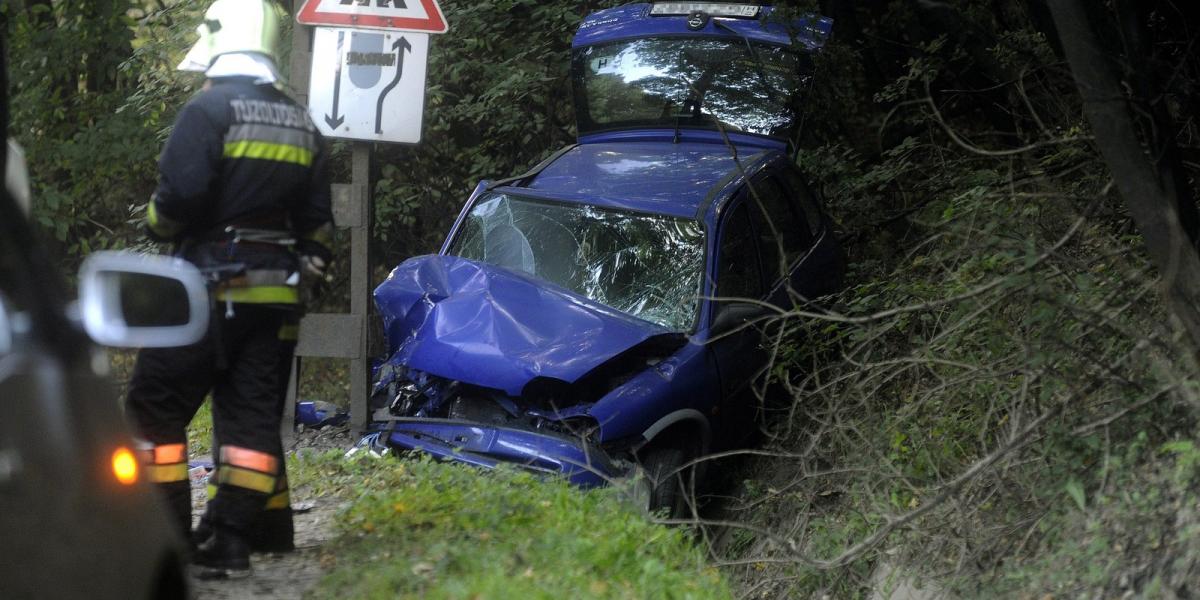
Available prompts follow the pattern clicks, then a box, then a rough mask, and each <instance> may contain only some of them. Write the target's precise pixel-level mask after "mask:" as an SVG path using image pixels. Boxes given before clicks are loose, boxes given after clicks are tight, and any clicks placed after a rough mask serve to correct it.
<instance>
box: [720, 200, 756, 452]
mask: <svg viewBox="0 0 1200 600" xmlns="http://www.w3.org/2000/svg"><path fill="white" fill-rule="evenodd" d="M749 213H750V207H749V204H748V203H747V202H746V201H745V197H744V195H740V196H739V197H738V198H737V199H736V200H735V201H734V202H733V203H731V205H730V207H729V208H728V209H726V211H725V217H724V218H723V219H722V220H721V223H720V227H719V234H718V242H717V260H716V263H717V264H716V283H717V287H716V290H717V291H716V299H715V301H714V308H715V310H714V311H713V312H714V314H720V313H721V312H722V311H723V309H733V310H738V309H740V308H741V307H752V306H753V305H747V304H745V302H744V301H745V300H754V301H761V300H762V299H763V297H764V296H765V294H766V291H767V288H766V286H765V285H764V282H763V277H762V265H761V257H760V255H759V249H758V242H757V235H756V233H755V230H754V228H753V227H752V226H751V221H750V215H749ZM739 305H741V306H739ZM750 312H753V311H749V312H748V314H749V313H750ZM709 349H710V351H711V353H712V357H713V359H714V362H715V363H716V366H717V372H718V375H719V377H720V382H721V384H720V385H721V401H720V403H719V405H718V409H717V414H716V415H715V416H714V418H713V419H712V422H713V429H714V432H715V434H716V436H715V439H716V440H717V441H718V445H727V444H728V443H731V442H736V441H737V440H739V439H740V438H742V437H744V434H746V433H748V432H749V430H750V429H749V428H750V425H751V424H752V423H753V420H754V418H755V415H756V413H757V408H758V399H757V398H756V397H755V395H754V393H753V390H752V389H751V382H752V381H753V380H754V379H755V377H756V376H757V375H758V374H759V373H760V372H761V371H762V369H763V368H764V366H765V365H766V360H767V359H766V353H765V351H764V349H763V345H762V334H761V332H760V330H759V328H758V327H756V326H753V325H750V326H742V325H735V326H734V327H732V328H730V329H727V330H725V331H719V332H714V334H713V335H712V337H711V338H710V342H709ZM721 442H724V444H722V443H721Z"/></svg>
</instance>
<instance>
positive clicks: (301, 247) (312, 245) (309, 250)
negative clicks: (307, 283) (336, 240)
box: [296, 240, 333, 279]
mask: <svg viewBox="0 0 1200 600" xmlns="http://www.w3.org/2000/svg"><path fill="white" fill-rule="evenodd" d="M296 253H297V254H299V255H300V271H301V272H303V273H304V276H305V277H314V278H316V279H325V270H326V269H328V268H329V264H330V263H332V262H333V252H330V251H329V248H326V247H325V245H324V244H322V243H320V242H316V241H313V240H300V242H299V243H297V244H296Z"/></svg>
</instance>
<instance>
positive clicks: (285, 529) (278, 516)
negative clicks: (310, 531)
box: [246, 507, 296, 554]
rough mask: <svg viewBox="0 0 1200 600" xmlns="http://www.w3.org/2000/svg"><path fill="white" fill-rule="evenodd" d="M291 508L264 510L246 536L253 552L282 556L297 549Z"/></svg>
mask: <svg viewBox="0 0 1200 600" xmlns="http://www.w3.org/2000/svg"><path fill="white" fill-rule="evenodd" d="M294 536H295V531H294V529H293V525H292V509H291V507H288V508H282V509H273V510H264V511H262V512H261V513H259V515H258V518H256V519H255V520H254V526H253V527H251V528H250V533H249V534H248V535H247V536H246V541H247V542H248V543H249V544H250V550H251V551H252V552H273V553H276V554H282V553H285V552H292V551H293V550H295V549H296V542H295V539H294Z"/></svg>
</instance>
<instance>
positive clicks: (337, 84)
mask: <svg viewBox="0 0 1200 600" xmlns="http://www.w3.org/2000/svg"><path fill="white" fill-rule="evenodd" d="M345 37H346V32H344V31H339V32H338V45H337V48H338V49H337V61H338V62H337V70H336V71H334V75H333V116H332V117H331V116H329V115H325V124H326V125H329V128H330V129H337V128H338V127H341V126H342V123H344V122H346V117H339V116H338V100H339V99H340V97H341V95H342V40H343V39H345Z"/></svg>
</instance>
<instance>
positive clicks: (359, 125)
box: [308, 27, 429, 144]
mask: <svg viewBox="0 0 1200 600" xmlns="http://www.w3.org/2000/svg"><path fill="white" fill-rule="evenodd" d="M428 54H429V34H427V33H411V32H389V31H378V30H371V29H334V28H331V27H318V28H317V30H316V36H315V37H314V39H313V56H312V71H311V75H310V78H309V97H308V106H309V112H310V114H311V115H312V118H313V121H314V122H316V124H317V128H319V129H320V130H321V133H323V134H325V136H326V137H332V138H343V139H352V140H362V141H374V142H394V143H405V144H415V143H417V142H419V141H421V117H422V115H423V114H424V113H425V63H426V58H427V57H428Z"/></svg>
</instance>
